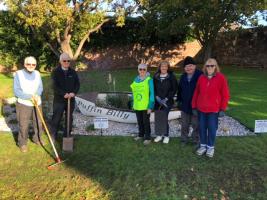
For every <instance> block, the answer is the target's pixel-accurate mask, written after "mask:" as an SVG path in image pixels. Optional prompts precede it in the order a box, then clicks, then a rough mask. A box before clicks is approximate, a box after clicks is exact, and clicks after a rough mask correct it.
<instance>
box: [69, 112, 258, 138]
mask: <svg viewBox="0 0 267 200" xmlns="http://www.w3.org/2000/svg"><path fill="white" fill-rule="evenodd" d="M93 120H94V118H93V117H88V116H84V115H82V114H81V113H79V112H75V113H74V122H73V123H74V129H73V134H75V135H101V130H92V127H93ZM108 123H109V128H108V129H103V130H102V135H107V136H118V135H119V136H132V135H136V134H137V133H138V127H137V125H136V124H125V123H119V122H113V121H109V122H108ZM169 125H170V133H169V134H170V136H171V137H179V136H180V135H181V125H180V120H179V119H178V120H172V121H169ZM86 127H91V128H89V131H86V129H88V128H86ZM190 131H191V130H190ZM151 134H152V136H155V132H154V123H151ZM217 135H218V136H245V135H254V133H253V132H251V131H250V130H248V129H247V128H246V127H244V126H243V125H242V124H240V123H239V122H238V121H236V120H235V119H233V118H231V117H228V116H225V117H223V118H220V119H219V128H218V131H217Z"/></svg>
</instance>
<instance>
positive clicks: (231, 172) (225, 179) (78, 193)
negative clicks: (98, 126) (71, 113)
mask: <svg viewBox="0 0 267 200" xmlns="http://www.w3.org/2000/svg"><path fill="white" fill-rule="evenodd" d="M266 143H267V136H266V135H262V136H257V137H242V138H241V137H236V138H233V137H228V138H218V140H217V148H216V156H215V157H214V159H208V158H206V157H198V156H197V155H195V154H193V152H192V151H193V147H192V146H186V147H182V146H181V145H180V144H179V142H178V139H173V140H171V142H170V144H169V145H162V144H152V145H150V146H147V147H144V146H143V145H142V143H141V142H138V143H135V142H134V141H133V140H132V138H129V137H86V136H80V137H78V138H76V140H75V151H74V153H73V154H71V155H64V158H67V159H68V160H67V161H66V162H65V163H64V164H60V165H59V166H58V167H56V168H55V169H54V170H47V169H46V166H48V165H49V164H51V163H53V160H52V158H51V157H50V156H49V155H48V154H47V153H46V152H45V151H44V150H43V149H42V148H41V147H38V146H36V145H34V144H32V143H30V145H29V152H28V153H26V154H21V153H20V152H19V150H18V148H17V147H16V146H15V143H14V140H13V137H12V136H11V135H10V134H1V135H0V147H1V148H0V159H1V163H0V170H1V171H0V172H1V173H0V180H1V181H0V194H1V195H0V199H34V198H36V199H49V200H51V199H90V200H91V199H123V200H127V199H133V200H137V199H149V200H151V199H175V200H176V199H193V197H195V198H197V199H213V198H214V196H216V195H217V196H218V198H219V199H221V197H222V196H225V197H229V198H230V199H240V200H241V199H242V200H243V199H262V200H263V199H265V197H266V195H267V162H266V154H267V148H266ZM47 146H48V145H46V147H47ZM259 150H260V151H259ZM185 196H187V197H188V198H184V197H185ZM214 199H215V198H214Z"/></svg>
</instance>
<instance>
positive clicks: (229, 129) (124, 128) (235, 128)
mask: <svg viewBox="0 0 267 200" xmlns="http://www.w3.org/2000/svg"><path fill="white" fill-rule="evenodd" d="M14 101H15V99H14V98H10V99H7V100H5V101H4V104H3V116H4V117H3V118H0V131H6V132H11V131H12V132H17V131H18V126H17V122H16V113H15V107H14ZM48 116H51V113H49V114H48ZM93 120H94V118H93V117H89V116H84V115H82V114H81V113H80V112H79V111H77V110H76V111H75V112H74V121H73V124H74V128H73V134H74V135H101V134H102V135H107V136H133V135H136V134H137V133H138V127H137V125H136V124H126V123H119V122H113V121H109V122H108V123H109V128H108V129H103V130H102V133H101V130H99V129H97V130H94V129H93ZM169 125H170V136H171V137H179V136H180V134H181V125H180V120H179V119H178V120H172V121H169ZM190 131H191V130H190ZM151 134H152V136H155V132H154V123H151ZM217 135H218V136H245V135H254V133H253V132H251V131H250V130H248V129H247V128H246V127H245V126H243V125H242V124H240V123H239V122H238V121H237V120H235V119H233V118H231V117H229V116H225V117H223V118H220V119H219V128H218V131H217Z"/></svg>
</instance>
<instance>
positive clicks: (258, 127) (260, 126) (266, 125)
mask: <svg viewBox="0 0 267 200" xmlns="http://www.w3.org/2000/svg"><path fill="white" fill-rule="evenodd" d="M254 132H255V133H267V120H255V131H254Z"/></svg>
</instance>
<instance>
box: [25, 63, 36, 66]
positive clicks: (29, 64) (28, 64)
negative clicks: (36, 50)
mask: <svg viewBox="0 0 267 200" xmlns="http://www.w3.org/2000/svg"><path fill="white" fill-rule="evenodd" d="M25 65H27V66H33V67H35V66H36V64H34V63H26V64H25Z"/></svg>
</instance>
